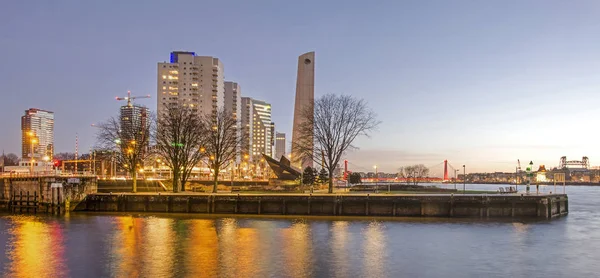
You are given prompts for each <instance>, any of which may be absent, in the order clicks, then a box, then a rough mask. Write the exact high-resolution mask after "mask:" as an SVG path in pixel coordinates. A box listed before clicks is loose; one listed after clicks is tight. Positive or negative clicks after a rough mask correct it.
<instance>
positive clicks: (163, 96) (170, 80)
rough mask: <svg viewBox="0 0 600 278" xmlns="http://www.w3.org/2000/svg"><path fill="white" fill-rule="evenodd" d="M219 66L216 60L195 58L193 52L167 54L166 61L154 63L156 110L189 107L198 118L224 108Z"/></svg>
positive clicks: (221, 74)
mask: <svg viewBox="0 0 600 278" xmlns="http://www.w3.org/2000/svg"><path fill="white" fill-rule="evenodd" d="M224 86H225V85H224V80H223V63H221V61H220V60H219V59H218V58H215V57H210V56H196V54H195V53H194V52H187V51H174V52H171V59H170V61H169V62H163V63H158V71H157V111H158V117H159V118H160V117H161V115H164V113H165V110H166V109H167V108H168V107H173V106H175V107H177V106H179V107H189V108H191V109H192V110H193V111H196V112H198V113H200V114H201V115H204V114H208V113H212V114H213V115H216V112H217V110H218V109H222V108H223V106H224V91H225V88H224Z"/></svg>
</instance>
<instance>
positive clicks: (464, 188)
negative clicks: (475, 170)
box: [463, 164, 467, 194]
mask: <svg viewBox="0 0 600 278" xmlns="http://www.w3.org/2000/svg"><path fill="white" fill-rule="evenodd" d="M466 189H467V170H466V168H465V165H464V164H463V194H465V193H466V192H467V190H466Z"/></svg>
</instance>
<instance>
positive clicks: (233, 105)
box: [224, 81, 242, 163]
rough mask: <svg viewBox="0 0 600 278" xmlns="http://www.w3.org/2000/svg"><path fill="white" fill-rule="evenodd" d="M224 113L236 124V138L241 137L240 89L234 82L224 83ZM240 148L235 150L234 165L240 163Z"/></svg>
mask: <svg viewBox="0 0 600 278" xmlns="http://www.w3.org/2000/svg"><path fill="white" fill-rule="evenodd" d="M224 103H225V104H224V107H225V111H227V112H228V113H231V115H232V116H233V119H235V120H236V122H237V133H236V134H237V136H238V138H239V137H240V136H242V88H241V86H240V85H239V84H238V83H236V82H231V81H226V82H225V101H224ZM241 152H242V146H241V145H240V146H238V147H237V150H236V154H237V155H236V163H240V162H241Z"/></svg>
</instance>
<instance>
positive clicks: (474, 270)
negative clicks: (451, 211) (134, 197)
mask: <svg viewBox="0 0 600 278" xmlns="http://www.w3.org/2000/svg"><path fill="white" fill-rule="evenodd" d="M445 186H447V187H453V185H445ZM467 187H468V188H467V189H471V190H482V189H483V190H485V189H488V190H494V189H496V188H497V187H498V185H467ZM543 190H545V191H550V190H553V188H552V187H544V188H543ZM559 192H562V191H559ZM567 193H568V194H569V211H570V212H569V216H567V217H563V218H560V219H557V220H553V221H535V222H530V221H522V220H517V221H488V220H473V219H440V218H403V219H394V220H390V219H386V218H321V217H311V218H297V217H272V218H265V217H233V216H231V217H213V216H204V215H185V214H178V215H166V214H155V215H152V214H89V213H87V214H83V213H76V214H70V215H69V216H66V217H52V216H11V215H3V216H0V228H1V231H2V234H1V235H0V243H2V246H4V252H3V255H2V256H0V263H1V264H2V267H3V268H2V271H3V276H16V277H60V276H70V277H96V276H103V277H106V276H117V277H122V276H142V277H174V276H177V277H180V276H190V277H213V276H220V277H269V276H270V277H507V276H513V277H524V276H530V277H544V276H545V277H595V276H597V275H596V273H599V272H600V264H598V262H599V259H597V250H599V249H600V232H598V231H599V228H600V218H599V217H600V212H598V203H599V201H598V200H599V198H600V188H598V187H585V186H577V187H567Z"/></svg>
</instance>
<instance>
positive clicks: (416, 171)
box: [398, 164, 429, 185]
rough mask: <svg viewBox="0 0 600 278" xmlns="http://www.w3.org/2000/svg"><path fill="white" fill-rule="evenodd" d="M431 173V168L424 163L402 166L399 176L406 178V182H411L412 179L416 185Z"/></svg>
mask: <svg viewBox="0 0 600 278" xmlns="http://www.w3.org/2000/svg"><path fill="white" fill-rule="evenodd" d="M427 175H429V168H427V167H425V165H423V164H415V165H410V166H404V167H400V169H398V176H400V177H401V178H404V179H406V184H410V183H411V180H412V183H413V184H414V185H418V184H419V180H420V179H423V178H424V177H426V176H427Z"/></svg>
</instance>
